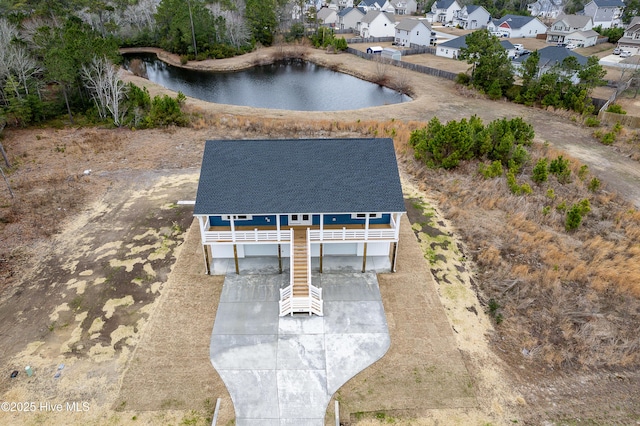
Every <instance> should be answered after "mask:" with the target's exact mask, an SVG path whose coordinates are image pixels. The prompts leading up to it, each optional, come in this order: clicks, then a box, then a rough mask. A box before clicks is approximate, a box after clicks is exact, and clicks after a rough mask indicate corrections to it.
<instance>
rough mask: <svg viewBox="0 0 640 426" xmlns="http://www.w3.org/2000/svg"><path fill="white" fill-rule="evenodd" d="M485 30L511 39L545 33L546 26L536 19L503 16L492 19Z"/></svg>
mask: <svg viewBox="0 0 640 426" xmlns="http://www.w3.org/2000/svg"><path fill="white" fill-rule="evenodd" d="M487 29H488V30H489V31H492V32H500V33H503V34H508V35H509V37H511V38H520V37H536V36H537V35H538V34H545V33H546V32H547V26H546V25H545V24H543V23H542V21H540V20H539V19H538V18H534V17H532V16H520V15H504V16H503V17H502V18H500V19H494V20H492V21H491V22H489V24H488V25H487Z"/></svg>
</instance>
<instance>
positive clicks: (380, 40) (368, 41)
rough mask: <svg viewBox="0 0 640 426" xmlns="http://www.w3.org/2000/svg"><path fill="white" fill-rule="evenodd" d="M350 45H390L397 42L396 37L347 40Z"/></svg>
mask: <svg viewBox="0 0 640 426" xmlns="http://www.w3.org/2000/svg"><path fill="white" fill-rule="evenodd" d="M346 40H347V43H348V44H351V43H389V42H393V41H395V37H367V38H363V37H356V38H348V39H346Z"/></svg>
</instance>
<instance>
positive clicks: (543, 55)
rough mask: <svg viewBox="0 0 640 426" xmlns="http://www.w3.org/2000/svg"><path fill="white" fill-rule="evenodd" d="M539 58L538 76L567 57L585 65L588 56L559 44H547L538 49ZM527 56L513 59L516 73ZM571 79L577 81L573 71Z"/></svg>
mask: <svg viewBox="0 0 640 426" xmlns="http://www.w3.org/2000/svg"><path fill="white" fill-rule="evenodd" d="M538 54H539V55H540V59H539V61H538V76H541V75H542V74H545V73H547V72H549V71H551V70H553V69H554V67H556V66H558V65H560V64H561V63H562V61H564V60H565V59H566V58H568V57H574V58H576V60H577V61H578V63H579V64H580V65H586V64H587V61H588V58H587V57H586V56H582V55H580V54H578V53H576V52H574V51H572V50H569V49H567V48H565V47H560V46H548V47H545V48H544V49H540V50H538ZM527 58H529V55H525V56H520V57H518V58H516V59H514V60H513V65H514V69H515V71H516V73H520V71H521V70H522V65H523V63H524V62H525V61H526V60H527ZM571 80H572V81H573V82H574V83H578V82H579V81H580V79H579V78H578V76H577V73H575V74H574V75H573V76H572V78H571Z"/></svg>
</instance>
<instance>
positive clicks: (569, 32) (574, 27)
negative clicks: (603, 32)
mask: <svg viewBox="0 0 640 426" xmlns="http://www.w3.org/2000/svg"><path fill="white" fill-rule="evenodd" d="M592 28H593V19H592V18H591V17H590V16H587V15H561V16H559V17H558V19H557V20H556V21H554V22H553V24H551V26H550V27H549V30H548V31H547V43H572V44H575V45H576V46H578V47H589V46H595V45H596V42H597V41H598V33H597V32H595V31H593V30H592Z"/></svg>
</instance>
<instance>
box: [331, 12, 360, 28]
mask: <svg viewBox="0 0 640 426" xmlns="http://www.w3.org/2000/svg"><path fill="white" fill-rule="evenodd" d="M363 16H364V12H363V11H362V10H360V9H359V8H357V7H347V8H344V9H342V10H341V11H340V12H338V23H337V25H336V26H337V27H338V28H339V29H341V30H348V29H352V30H355V29H356V28H358V22H360V20H361V19H362V17H363Z"/></svg>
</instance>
